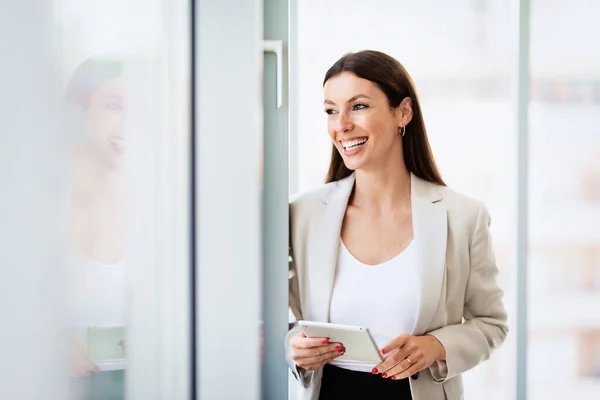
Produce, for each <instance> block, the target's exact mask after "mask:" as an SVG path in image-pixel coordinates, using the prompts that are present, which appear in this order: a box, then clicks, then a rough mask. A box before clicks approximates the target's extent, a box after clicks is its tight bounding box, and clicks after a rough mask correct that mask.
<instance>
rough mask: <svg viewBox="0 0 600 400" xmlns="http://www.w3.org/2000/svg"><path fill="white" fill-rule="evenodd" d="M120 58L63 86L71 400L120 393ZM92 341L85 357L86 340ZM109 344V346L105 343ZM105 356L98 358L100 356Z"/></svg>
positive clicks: (90, 67)
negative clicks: (68, 176) (68, 160)
mask: <svg viewBox="0 0 600 400" xmlns="http://www.w3.org/2000/svg"><path fill="white" fill-rule="evenodd" d="M121 75H122V63H121V62H120V61H119V60H113V59H108V58H92V59H89V60H87V61H86V62H84V63H83V64H82V65H81V66H80V67H79V68H78V69H77V70H76V71H75V73H74V75H73V76H72V78H71V81H70V82H69V84H68V87H67V90H66V102H67V110H68V113H67V119H66V121H67V124H68V125H67V127H68V129H69V131H70V133H71V134H72V136H71V138H72V141H73V143H74V144H75V146H74V151H73V152H72V153H71V154H72V160H73V163H74V168H73V172H74V174H73V180H72V188H73V190H72V195H71V197H70V207H69V215H68V218H69V219H68V242H69V254H70V258H69V259H70V263H69V265H70V273H71V274H70V286H71V287H72V288H73V291H72V292H71V295H72V297H71V301H70V303H71V306H72V319H71V321H73V323H72V324H71V326H72V328H73V329H72V330H71V332H70V336H69V341H70V348H71V358H70V360H71V363H70V373H71V376H73V377H76V379H73V380H72V392H73V393H72V396H73V398H81V397H85V398H94V399H96V398H111V399H114V398H122V397H123V374H124V372H123V370H122V369H123V365H122V364H123V362H122V363H121V364H120V365H119V363H115V362H114V360H116V359H119V358H120V359H121V360H122V361H124V360H123V358H124V353H125V343H124V341H123V339H124V337H123V332H124V324H125V313H126V312H125V303H126V302H125V271H124V265H123V257H124V215H123V212H124V201H125V198H124V186H123V183H124V173H123V157H124V152H125V148H126V141H125V137H124V129H123V98H122V96H123V82H122V78H121ZM90 338H91V339H94V340H95V341H97V342H98V343H100V344H98V343H95V344H96V345H97V346H96V347H97V351H96V353H97V354H96V355H97V356H98V357H100V358H104V357H106V358H108V359H112V361H113V363H112V364H110V363H108V364H106V363H104V364H103V363H101V362H99V360H97V359H93V360H92V359H91V358H92V357H91V354H90V353H91V351H92V349H91V348H90V347H92V346H91V343H90V340H91V339H90ZM111 341H112V342H114V343H112V342H111ZM100 361H105V360H100Z"/></svg>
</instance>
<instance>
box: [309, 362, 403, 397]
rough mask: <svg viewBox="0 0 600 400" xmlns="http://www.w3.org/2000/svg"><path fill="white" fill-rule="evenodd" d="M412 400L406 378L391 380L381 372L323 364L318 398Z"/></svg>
mask: <svg viewBox="0 0 600 400" xmlns="http://www.w3.org/2000/svg"><path fill="white" fill-rule="evenodd" d="M353 399H357V400H358V399H369V400H370V399H377V400H379V399H381V400H387V399H390V400H412V395H411V393H410V383H409V381H408V379H401V380H392V379H390V378H382V377H381V374H378V375H374V374H371V373H368V372H358V371H351V370H347V369H344V368H338V367H335V366H333V365H329V364H327V365H325V368H324V369H323V378H322V380H321V392H320V393H319V400H353Z"/></svg>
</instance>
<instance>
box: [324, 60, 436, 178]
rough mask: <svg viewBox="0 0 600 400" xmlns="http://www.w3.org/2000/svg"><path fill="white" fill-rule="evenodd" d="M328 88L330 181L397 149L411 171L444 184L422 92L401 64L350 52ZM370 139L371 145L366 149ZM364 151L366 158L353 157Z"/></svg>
mask: <svg viewBox="0 0 600 400" xmlns="http://www.w3.org/2000/svg"><path fill="white" fill-rule="evenodd" d="M323 86H324V89H325V101H324V103H325V107H326V109H325V112H326V113H327V114H328V131H329V135H330V136H331V138H332V140H333V148H332V152H331V164H330V168H329V172H328V174H327V182H333V181H336V180H339V179H342V178H345V177H347V176H349V175H350V174H351V172H352V170H354V169H356V167H357V166H358V165H361V163H366V162H369V161H368V160H370V159H372V158H375V159H381V157H382V152H384V151H395V152H396V153H397V154H396V155H397V157H396V158H398V161H399V162H401V161H402V160H404V164H406V168H407V169H408V171H409V172H412V173H413V174H415V175H416V176H417V177H419V178H421V179H425V180H427V181H430V182H433V183H437V184H440V185H444V182H443V180H442V177H441V175H440V173H439V172H438V169H437V166H436V163H435V160H434V158H433V153H432V151H431V147H430V146H429V141H428V139H427V132H426V130H425V123H424V121H423V115H422V113H421V106H420V103H419V98H418V96H417V91H416V90H415V87H414V84H413V81H412V79H411V78H410V76H409V74H408V72H407V71H406V69H404V67H403V66H402V64H400V63H399V62H398V61H396V60H395V59H393V58H391V57H388V56H386V55H384V54H382V53H379V52H375V51H363V52H360V53H353V54H348V55H346V56H344V57H342V58H341V59H339V60H338V61H337V62H336V63H335V64H334V65H333V66H332V67H331V68H330V69H329V70H328V71H327V73H326V74H325V80H324V82H323ZM334 97H335V98H334ZM355 128H356V129H355ZM361 134H362V135H363V136H360V135H361ZM397 134H399V135H397ZM398 136H400V137H401V138H402V139H400V138H399V137H398ZM369 140H370V142H371V144H370V145H369V146H364V144H365V143H367V142H368V141H369ZM377 143H381V144H380V145H378V144H377ZM348 146H350V147H348ZM363 147H367V148H366V149H365V150H367V151H365V152H363V151H362V148H363ZM368 147H370V149H369V148H368ZM359 153H363V154H362V155H361V157H353V156H355V155H358V154H359ZM367 153H368V154H367ZM350 157H352V159H350Z"/></svg>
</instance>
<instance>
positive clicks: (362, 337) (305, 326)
mask: <svg viewBox="0 0 600 400" xmlns="http://www.w3.org/2000/svg"><path fill="white" fill-rule="evenodd" d="M298 325H299V326H300V328H302V331H303V332H304V334H305V335H306V336H307V337H318V338H327V339H329V341H330V342H338V343H341V344H342V345H343V346H344V347H345V348H346V352H345V353H344V355H343V356H341V357H338V358H336V360H347V361H363V362H373V363H380V362H381V361H383V357H382V356H381V354H380V353H379V348H378V347H377V345H376V344H375V340H373V337H372V336H371V333H370V332H369V330H368V329H367V328H364V327H362V326H352V325H338V324H330V323H326V322H312V321H298Z"/></svg>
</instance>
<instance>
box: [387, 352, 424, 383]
mask: <svg viewBox="0 0 600 400" xmlns="http://www.w3.org/2000/svg"><path fill="white" fill-rule="evenodd" d="M409 358H410V357H409ZM411 361H413V360H412V358H411ZM425 368H426V367H425V365H424V364H423V362H422V361H417V362H415V363H414V364H413V365H411V366H410V367H409V368H408V369H405V370H404V371H403V372H401V373H399V374H396V375H389V376H390V378H391V379H406V378H408V377H409V376H413V375H414V374H416V373H417V372H419V371H421V370H424V369H425ZM391 373H393V371H391Z"/></svg>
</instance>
